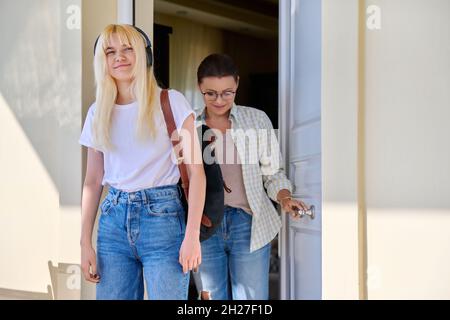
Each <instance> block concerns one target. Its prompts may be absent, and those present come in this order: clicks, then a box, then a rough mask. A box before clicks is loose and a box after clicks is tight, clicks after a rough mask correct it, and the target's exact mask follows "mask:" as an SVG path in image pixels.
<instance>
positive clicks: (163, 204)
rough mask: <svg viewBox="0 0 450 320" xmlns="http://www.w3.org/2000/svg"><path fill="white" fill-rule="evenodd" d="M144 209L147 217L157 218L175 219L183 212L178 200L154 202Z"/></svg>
mask: <svg viewBox="0 0 450 320" xmlns="http://www.w3.org/2000/svg"><path fill="white" fill-rule="evenodd" d="M145 207H146V211H147V214H148V215H150V216H157V217H177V216H179V215H180V214H181V213H182V210H183V207H182V206H181V202H180V200H179V199H170V200H164V201H155V202H151V203H148V204H147V205H146V206H145Z"/></svg>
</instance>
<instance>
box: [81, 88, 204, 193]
mask: <svg viewBox="0 0 450 320" xmlns="http://www.w3.org/2000/svg"><path fill="white" fill-rule="evenodd" d="M169 99H170V104H171V107H172V112H173V116H174V119H175V125H176V126H177V129H178V130H180V129H181V128H182V126H183V123H184V121H185V120H186V118H188V116H190V115H191V114H192V115H194V116H195V113H194V111H193V110H192V108H191V106H190V105H189V102H188V101H187V100H186V98H185V97H184V96H183V95H182V94H181V93H180V92H178V91H175V90H170V91H169ZM95 108H96V105H95V103H94V104H93V105H92V106H91V107H90V108H89V111H88V114H87V117H86V121H85V123H84V127H83V131H82V133H81V137H80V140H79V143H80V144H81V145H84V146H86V147H89V148H94V149H96V150H98V151H101V152H102V153H103V159H104V176H103V182H102V184H103V185H109V186H112V187H114V188H116V189H119V190H122V191H125V192H135V191H138V190H143V189H148V188H153V187H160V186H165V185H172V184H176V183H177V182H178V180H179V179H180V173H179V170H178V167H177V165H176V163H174V161H173V156H172V154H173V151H172V150H173V147H172V143H171V141H170V139H169V136H168V134H167V128H166V125H165V121H164V117H163V114H162V111H161V112H159V113H157V114H156V118H155V121H154V123H155V125H156V127H157V128H156V132H157V135H156V136H155V138H154V140H153V139H151V138H149V139H147V140H146V141H144V142H141V141H140V140H138V138H137V135H136V126H137V118H138V104H137V102H133V103H131V104H128V105H120V106H119V105H115V106H114V112H113V119H112V128H111V142H112V145H113V146H114V149H113V150H106V149H103V148H99V147H96V146H95V144H94V141H93V140H94V139H93V131H92V122H93V118H94V113H95Z"/></svg>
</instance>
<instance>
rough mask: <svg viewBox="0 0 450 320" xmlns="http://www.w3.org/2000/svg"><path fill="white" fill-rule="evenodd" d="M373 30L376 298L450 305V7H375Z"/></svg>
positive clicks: (409, 0) (369, 116) (372, 293)
mask: <svg viewBox="0 0 450 320" xmlns="http://www.w3.org/2000/svg"><path fill="white" fill-rule="evenodd" d="M369 5H377V6H379V8H380V9H381V18H382V20H381V29H380V30H374V31H366V34H367V36H366V47H365V51H366V55H365V57H366V61H365V66H366V72H365V73H366V77H365V90H366V94H365V96H366V99H365V104H366V107H365V109H366V111H365V122H366V130H365V131H366V156H365V158H366V161H365V166H366V194H367V196H366V197H367V266H368V298H369V299H449V298H450V286H449V283H450V273H449V270H450V233H449V230H450V197H449V195H450V165H449V164H450V143H449V137H450V127H449V125H448V119H450V59H449V57H450V42H449V39H450V2H449V1H448V0H431V1H425V0H397V1H388V0H377V1H373V0H371V1H366V6H369Z"/></svg>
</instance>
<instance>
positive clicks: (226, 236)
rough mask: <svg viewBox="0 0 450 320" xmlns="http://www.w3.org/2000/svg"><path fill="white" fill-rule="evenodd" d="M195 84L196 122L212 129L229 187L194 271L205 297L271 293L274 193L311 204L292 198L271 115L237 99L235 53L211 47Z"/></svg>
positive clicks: (286, 201)
mask: <svg viewBox="0 0 450 320" xmlns="http://www.w3.org/2000/svg"><path fill="white" fill-rule="evenodd" d="M197 79H198V86H199V89H200V91H201V93H202V94H203V96H204V103H205V107H204V108H203V110H201V112H200V113H199V114H198V115H197V122H200V123H202V124H206V125H207V126H208V127H210V128H211V129H213V131H214V133H215V135H216V138H217V139H216V140H215V155H216V159H217V161H218V162H219V164H220V166H221V169H222V175H223V178H224V181H225V183H226V184H227V187H228V189H230V190H228V191H229V192H227V193H225V199H224V201H225V205H226V206H225V213H224V218H223V221H222V225H221V226H220V227H219V228H218V229H217V231H216V232H215V234H214V235H213V236H212V237H211V238H209V239H208V240H206V241H203V242H202V243H201V248H202V264H201V265H200V267H199V269H198V271H197V272H194V279H195V282H196V286H197V289H198V291H199V296H200V297H201V298H202V299H205V300H206V299H217V300H229V299H234V300H248V299H257V300H265V299H268V291H269V290H268V287H269V263H270V261H269V260H270V248H271V246H270V242H271V241H272V240H273V239H274V238H275V237H276V235H277V234H278V232H279V230H280V227H281V220H280V217H279V215H278V212H277V211H276V209H275V208H274V206H273V204H272V203H271V201H270V199H272V200H273V201H276V202H278V203H279V204H280V205H281V207H282V209H283V210H284V211H285V212H286V213H289V214H291V215H292V217H293V218H296V219H298V218H299V217H300V214H299V212H301V211H302V210H303V211H307V210H309V208H308V207H307V205H306V204H305V203H303V202H302V201H298V200H295V199H293V198H292V191H291V190H292V187H291V183H290V182H289V180H288V179H287V177H286V175H285V174H284V172H283V168H282V166H281V156H280V151H279V146H278V144H277V141H276V137H275V133H274V130H273V127H272V124H271V122H270V120H269V118H268V117H267V115H266V114H265V113H264V112H263V111H261V110H257V109H254V108H250V107H244V106H239V105H236V104H235V103H234V99H235V96H236V92H237V90H238V87H239V75H238V71H237V68H236V65H235V64H234V62H233V60H232V59H231V58H230V57H229V56H226V55H222V54H213V55H210V56H208V57H207V58H205V59H204V60H203V62H202V63H201V64H200V66H199V68H198V72H197Z"/></svg>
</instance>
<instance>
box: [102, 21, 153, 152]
mask: <svg viewBox="0 0 450 320" xmlns="http://www.w3.org/2000/svg"><path fill="white" fill-rule="evenodd" d="M113 34H117V36H118V38H119V40H120V43H121V44H126V45H129V46H130V47H132V48H133V52H135V54H136V63H135V66H134V68H133V71H132V75H133V80H132V82H131V86H130V90H131V93H132V95H133V96H134V97H135V99H136V100H137V102H138V105H139V113H138V120H137V128H136V135H137V137H138V139H140V140H144V139H146V138H148V137H149V134H150V137H151V138H154V137H155V136H156V134H157V132H156V129H155V123H154V117H155V114H156V112H158V111H159V110H160V101H159V98H158V97H159V93H160V88H159V87H158V84H157V82H156V79H155V76H154V73H153V67H151V66H147V56H146V52H145V42H144V38H143V36H142V35H141V34H140V33H139V32H138V31H137V30H136V29H135V28H134V27H133V26H131V25H126V24H110V25H108V26H107V27H106V28H105V29H104V30H103V32H102V33H101V34H100V36H99V38H98V43H97V46H96V48H95V57H94V72H95V83H96V87H97V92H96V110H95V115H94V123H93V130H94V141H95V143H96V144H98V145H99V146H102V147H105V148H106V149H113V148H114V146H113V145H112V143H111V124H112V115H113V109H114V105H115V103H116V100H117V95H118V92H117V86H116V83H115V81H114V79H113V78H112V77H111V75H110V74H109V72H108V64H107V60H106V54H105V49H106V48H107V47H109V45H110V39H111V36H112V35H113Z"/></svg>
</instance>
